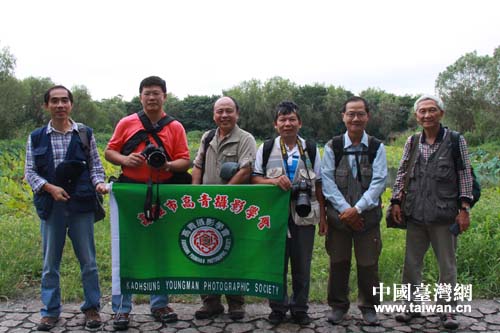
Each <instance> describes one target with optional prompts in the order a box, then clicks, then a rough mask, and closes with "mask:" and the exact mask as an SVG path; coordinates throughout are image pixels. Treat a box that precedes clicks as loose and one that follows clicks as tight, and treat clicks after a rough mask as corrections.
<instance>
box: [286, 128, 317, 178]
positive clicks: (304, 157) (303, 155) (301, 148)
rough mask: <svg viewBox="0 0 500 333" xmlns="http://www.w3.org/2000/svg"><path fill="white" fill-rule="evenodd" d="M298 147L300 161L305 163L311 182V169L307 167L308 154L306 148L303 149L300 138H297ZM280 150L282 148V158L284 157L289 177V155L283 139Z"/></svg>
mask: <svg viewBox="0 0 500 333" xmlns="http://www.w3.org/2000/svg"><path fill="white" fill-rule="evenodd" d="M297 147H298V149H299V155H300V159H301V160H302V162H303V163H304V167H305V168H306V173H307V178H308V179H309V181H311V176H310V175H309V168H308V167H307V159H306V152H304V148H303V147H302V143H301V142H300V140H299V138H297ZM280 148H281V156H282V157H283V162H284V163H285V167H286V173H287V175H288V174H290V170H289V167H288V153H287V151H286V147H285V143H284V142H283V138H280ZM311 163H312V162H311ZM298 168H299V165H297V169H298ZM297 169H296V171H295V172H297ZM291 181H293V179H291Z"/></svg>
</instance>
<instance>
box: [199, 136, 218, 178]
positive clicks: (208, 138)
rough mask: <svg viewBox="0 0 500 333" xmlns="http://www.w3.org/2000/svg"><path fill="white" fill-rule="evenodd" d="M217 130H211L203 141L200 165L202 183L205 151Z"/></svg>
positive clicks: (205, 157)
mask: <svg viewBox="0 0 500 333" xmlns="http://www.w3.org/2000/svg"><path fill="white" fill-rule="evenodd" d="M216 131H217V129H212V130H210V131H209V132H208V134H207V136H206V137H205V138H204V139H203V153H204V154H203V161H202V164H201V181H202V182H203V174H204V173H205V162H206V160H207V149H208V146H209V145H210V142H212V140H213V138H214V137H215V132H216Z"/></svg>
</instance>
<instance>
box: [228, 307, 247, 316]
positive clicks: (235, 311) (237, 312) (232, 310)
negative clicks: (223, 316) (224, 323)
mask: <svg viewBox="0 0 500 333" xmlns="http://www.w3.org/2000/svg"><path fill="white" fill-rule="evenodd" d="M227 312H229V318H231V319H232V320H240V319H243V317H245V309H244V308H243V305H240V304H231V305H229V309H228V310H227Z"/></svg>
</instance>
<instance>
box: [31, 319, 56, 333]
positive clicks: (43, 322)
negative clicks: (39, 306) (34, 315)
mask: <svg viewBox="0 0 500 333" xmlns="http://www.w3.org/2000/svg"><path fill="white" fill-rule="evenodd" d="M58 320H59V318H57V317H42V318H41V319H40V323H38V325H37V327H36V329H37V330H39V331H50V330H51V329H53V328H54V327H55V326H56V323H57V321H58Z"/></svg>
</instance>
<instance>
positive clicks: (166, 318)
mask: <svg viewBox="0 0 500 333" xmlns="http://www.w3.org/2000/svg"><path fill="white" fill-rule="evenodd" d="M151 313H152V314H153V317H155V320H156V321H161V322H162V323H173V322H174V321H177V313H175V312H174V309H172V308H171V307H169V306H165V307H163V308H158V309H154V310H151Z"/></svg>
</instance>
